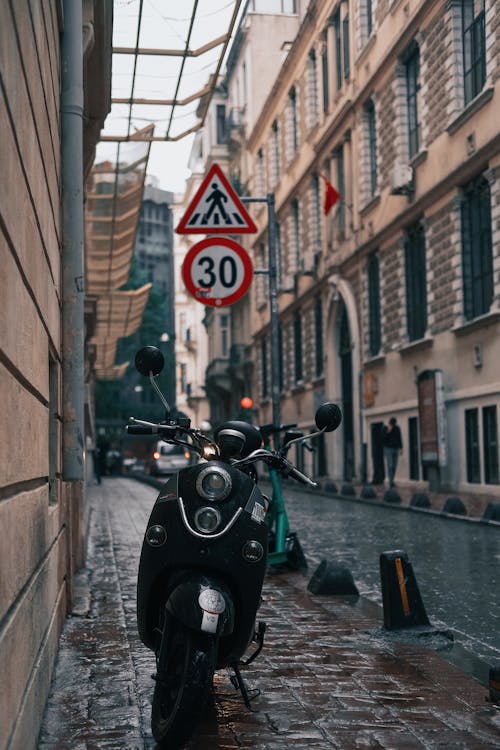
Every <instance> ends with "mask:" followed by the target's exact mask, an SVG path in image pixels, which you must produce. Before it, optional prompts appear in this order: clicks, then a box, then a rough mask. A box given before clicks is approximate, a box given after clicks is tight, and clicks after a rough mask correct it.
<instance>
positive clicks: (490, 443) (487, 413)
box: [483, 406, 499, 484]
mask: <svg viewBox="0 0 500 750" xmlns="http://www.w3.org/2000/svg"><path fill="white" fill-rule="evenodd" d="M483 460H484V481H485V483H486V484H499V471H498V426H497V407H496V406H484V407H483Z"/></svg>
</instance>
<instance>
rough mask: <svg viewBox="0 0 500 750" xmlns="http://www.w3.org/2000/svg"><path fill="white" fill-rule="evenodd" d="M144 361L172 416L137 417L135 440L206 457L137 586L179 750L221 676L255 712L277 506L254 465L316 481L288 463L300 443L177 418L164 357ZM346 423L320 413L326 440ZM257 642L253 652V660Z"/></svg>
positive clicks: (156, 730)
mask: <svg viewBox="0 0 500 750" xmlns="http://www.w3.org/2000/svg"><path fill="white" fill-rule="evenodd" d="M135 363H136V367H137V369H138V370H139V372H140V373H141V374H143V375H146V376H149V379H150V382H151V384H152V386H153V387H154V389H155V390H156V391H157V393H158V395H159V397H160V398H161V400H162V402H163V405H164V406H165V408H166V410H167V414H166V419H165V420H164V421H163V422H160V423H157V424H156V423H152V422H146V421H143V420H140V419H135V418H133V417H131V418H130V420H129V424H128V426H127V430H128V432H129V433H131V434H134V435H155V436H157V438H158V439H162V440H164V441H165V442H167V443H170V444H172V445H180V446H184V447H187V448H188V449H189V450H190V451H195V452H197V453H198V454H199V455H200V461H199V462H198V463H197V464H195V465H191V466H189V467H186V468H184V469H181V470H180V471H179V473H178V474H175V475H173V476H171V477H170V478H169V479H168V481H166V483H165V485H164V487H163V488H162V489H161V491H160V493H159V495H158V498H157V500H156V502H155V505H154V507H153V510H152V512H151V516H150V518H149V521H148V524H147V529H146V533H145V536H144V542H143V546H142V552H141V559H140V565H139V577H138V586H137V619H138V630H139V635H140V638H141V640H142V642H143V643H144V644H145V645H146V646H147V647H148V648H149V649H151V650H153V651H154V652H155V655H156V665H157V671H156V674H155V675H154V680H155V688H154V695H153V703H152V718H151V725H152V731H153V736H154V738H155V740H156V741H157V742H158V743H159V744H160V745H161V746H162V747H167V746H168V747H169V748H174V747H179V746H181V745H182V744H183V743H185V742H187V740H188V739H189V737H190V736H191V734H192V732H193V730H194V728H195V725H196V722H197V720H198V718H199V716H200V714H201V711H202V707H203V702H204V698H205V696H206V694H207V692H208V691H209V689H210V687H211V685H212V682H213V676H214V672H215V670H216V669H220V668H223V667H229V668H230V669H232V671H233V673H234V676H233V677H232V678H231V679H232V681H233V684H234V685H235V687H236V688H238V689H239V690H240V691H241V694H242V697H243V700H244V702H245V705H246V706H247V707H250V701H251V699H252V698H253V697H254V696H255V694H258V691H254V693H252V691H249V690H248V689H247V687H246V685H245V683H244V681H243V679H242V676H241V671H240V670H241V667H242V666H246V665H248V664H250V663H251V662H252V661H253V660H254V659H255V658H256V656H257V655H258V654H259V652H260V650H261V649H262V646H263V643H264V634H265V629H266V626H265V623H263V622H259V623H258V625H257V627H256V614H257V610H258V607H259V604H260V599H261V590H262V584H263V580H264V575H265V571H266V558H267V548H268V525H267V523H266V512H267V508H268V500H267V498H266V497H265V496H264V495H263V494H262V493H261V492H260V490H259V488H258V487H257V485H256V475H255V471H254V470H253V465H254V464H255V463H256V462H257V461H263V462H264V463H265V464H267V466H268V467H270V468H271V469H273V470H276V471H280V472H282V473H283V474H284V475H286V476H290V477H293V478H294V479H296V480H298V481H299V482H303V483H304V484H306V485H310V486H315V483H314V482H313V481H312V480H311V479H310V478H309V477H307V476H306V475H305V474H303V473H302V472H300V471H299V470H298V469H296V468H295V467H294V466H293V464H292V463H290V461H288V459H287V458H286V452H287V449H288V447H289V446H290V445H291V444H292V443H295V442H297V439H291V440H289V441H288V443H286V442H285V444H284V445H283V446H282V447H281V448H280V449H279V450H275V451H271V450H268V449H265V448H263V447H261V446H262V437H261V434H260V433H259V431H258V430H257V429H256V428H255V427H253V426H252V425H250V424H248V423H246V422H241V421H228V422H225V423H224V424H222V425H220V426H219V427H218V428H217V430H216V431H215V433H214V436H213V438H210V437H208V436H207V435H206V434H205V433H203V432H202V431H201V430H197V429H194V428H192V427H191V425H190V421H189V419H187V418H185V417H180V418H177V419H172V418H171V417H170V411H169V407H168V404H167V402H166V401H165V399H164V397H163V395H162V393H161V391H160V389H159V388H158V385H157V383H156V380H155V377H156V376H157V375H158V374H159V373H160V372H161V370H162V368H163V365H164V360H163V355H162V354H161V352H160V351H159V350H158V349H156V348H155V347H145V348H143V349H141V350H140V351H139V352H138V353H137V355H136V359H135ZM339 423H340V410H339V409H338V407H337V406H335V404H324V405H323V406H321V407H320V408H319V409H318V411H317V413H316V425H317V427H318V430H319V432H320V433H321V432H328V431H331V430H333V429H335V428H336V427H337V426H338V424H339ZM318 434H319V433H318ZM310 437H311V436H310V435H309V436H308V438H310ZM300 439H302V438H300ZM304 439H305V438H304ZM252 642H253V643H254V644H255V646H254V650H253V652H252V653H251V654H250V655H247V656H246V658H245V655H246V654H247V650H248V649H249V648H250V646H251V644H252Z"/></svg>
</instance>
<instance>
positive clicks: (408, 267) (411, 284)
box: [405, 223, 427, 341]
mask: <svg viewBox="0 0 500 750" xmlns="http://www.w3.org/2000/svg"><path fill="white" fill-rule="evenodd" d="M405 276H406V330H407V333H408V339H409V340H410V341H415V340H417V339H421V338H423V337H424V336H425V331H426V329H427V280H426V273H425V234H424V228H423V226H422V224H421V223H418V224H415V225H414V226H413V227H411V229H409V230H408V231H407V232H406V235H405Z"/></svg>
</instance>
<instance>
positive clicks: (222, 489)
mask: <svg viewBox="0 0 500 750" xmlns="http://www.w3.org/2000/svg"><path fill="white" fill-rule="evenodd" d="M232 486H233V483H232V481H231V475H230V474H229V472H228V471H226V469H223V468H222V467H220V466H206V467H205V468H204V469H202V470H201V471H200V473H199V474H198V477H197V478H196V492H197V493H198V495H199V496H200V497H203V498H204V499H205V500H208V501H209V502H214V503H217V502H221V501H222V500H225V499H226V497H227V496H228V495H229V493H230V492H231V488H232Z"/></svg>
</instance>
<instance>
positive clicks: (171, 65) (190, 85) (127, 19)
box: [97, 0, 244, 192]
mask: <svg viewBox="0 0 500 750" xmlns="http://www.w3.org/2000/svg"><path fill="white" fill-rule="evenodd" d="M139 5H140V2H139V0H115V2H114V27H113V45H114V47H135V43H136V38H137V27H138V12H139ZM193 5H194V0H182V2H176V3H173V2H168V3H167V2H165V1H164V0H144V4H143V15H142V23H141V34H140V38H139V47H144V48H160V49H175V50H177V49H183V48H184V45H185V43H186V39H187V35H188V31H189V25H190V22H191V15H192V8H193ZM243 6H244V3H243V4H242V8H243ZM234 7H235V0H198V7H197V13H196V17H195V22H194V25H193V29H192V33H191V39H190V49H191V50H196V49H197V48H199V47H200V46H202V45H203V44H206V43H207V42H208V41H210V40H211V39H214V38H216V37H218V36H220V35H221V34H223V33H225V32H226V31H227V29H228V27H229V24H230V21H231V17H232V14H233V11H234ZM236 28H237V26H235V29H236ZM221 50H222V45H219V46H218V47H216V48H214V49H213V50H210V51H209V52H206V53H204V54H203V55H200V56H199V57H196V58H188V59H187V60H186V63H185V65H184V69H183V74H182V78H181V82H180V86H179V90H178V93H177V98H178V99H182V98H184V97H187V96H189V95H190V94H192V93H195V92H196V91H198V90H199V89H201V88H202V87H203V86H204V85H205V84H206V83H207V81H208V78H209V76H210V74H211V73H212V72H213V71H214V70H215V68H216V65H217V61H218V58H219V55H220V53H221ZM181 62H182V58H180V57H159V56H150V55H148V56H146V55H143V56H139V57H138V61H137V67H136V71H135V86H134V98H148V99H151V98H155V99H162V98H164V99H173V98H174V95H175V89H176V86H177V83H178V78H179V72H180V67H181ZM133 69H134V57H133V55H117V54H114V55H113V74H112V96H113V97H114V98H117V97H120V98H129V97H130V95H131V90H132V80H133ZM222 69H223V68H222ZM197 104H198V100H195V101H194V102H192V103H191V104H188V105H185V106H183V107H176V108H175V110H174V113H173V117H172V120H171V121H170V118H171V111H172V108H171V107H169V106H152V105H148V106H138V105H136V106H134V107H133V110H132V119H131V128H130V132H131V133H133V132H135V131H136V130H138V129H141V128H143V127H145V126H146V125H148V124H149V123H151V122H153V123H154V125H155V135H160V136H161V135H164V134H165V133H166V132H167V128H168V127H170V135H171V136H174V135H177V134H178V133H181V132H183V131H184V130H187V129H188V128H190V127H192V126H193V125H194V124H195V123H196V122H197V121H198V120H197V118H196V115H195V111H196V107H197ZM128 126H129V106H128V105H126V104H113V106H112V110H111V113H110V114H109V115H108V117H107V119H106V124H105V128H104V131H103V135H108V136H109V135H124V134H126V133H127V130H128ZM193 137H194V136H193V135H189V136H186V137H185V138H183V139H181V140H180V141H177V142H175V143H169V142H165V143H153V144H152V145H151V153H150V157H149V165H148V175H154V176H155V177H157V178H158V180H159V186H160V187H161V188H163V189H165V190H172V191H174V192H182V191H183V190H184V187H185V180H186V179H187V178H188V177H189V170H188V167H187V162H188V159H189V154H190V151H191V146H192V142H193ZM124 153H125V149H123V151H122V152H121V154H122V155H124ZM103 159H110V160H112V161H115V160H116V145H115V144H111V143H109V142H104V143H102V142H101V143H100V144H99V145H98V149H97V160H98V161H102V160H103Z"/></svg>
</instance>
